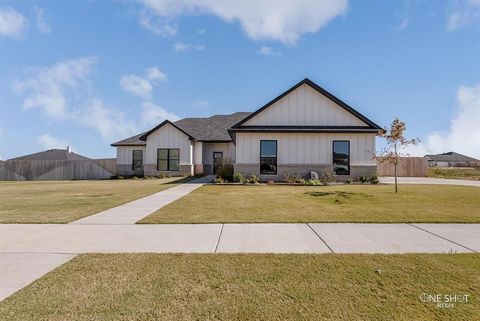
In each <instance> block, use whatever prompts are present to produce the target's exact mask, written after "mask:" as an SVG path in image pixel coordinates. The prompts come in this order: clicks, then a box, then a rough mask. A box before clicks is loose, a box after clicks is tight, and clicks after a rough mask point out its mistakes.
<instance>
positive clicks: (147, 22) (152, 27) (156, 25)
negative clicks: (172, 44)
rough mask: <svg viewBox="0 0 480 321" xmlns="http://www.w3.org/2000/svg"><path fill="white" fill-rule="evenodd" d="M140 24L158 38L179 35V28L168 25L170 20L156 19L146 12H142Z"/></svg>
mask: <svg viewBox="0 0 480 321" xmlns="http://www.w3.org/2000/svg"><path fill="white" fill-rule="evenodd" d="M139 22H140V25H141V26H142V27H144V28H145V29H147V30H149V31H151V32H153V33H154V34H156V35H158V36H163V37H168V36H173V35H175V34H176V33H177V27H176V26H174V25H171V24H170V23H168V19H162V18H159V17H155V16H153V15H151V14H149V13H147V12H146V11H141V12H140V16H139Z"/></svg>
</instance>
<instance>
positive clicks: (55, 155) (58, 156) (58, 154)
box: [9, 149, 90, 160]
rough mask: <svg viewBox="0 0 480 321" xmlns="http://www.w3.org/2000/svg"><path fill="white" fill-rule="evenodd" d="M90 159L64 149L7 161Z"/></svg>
mask: <svg viewBox="0 0 480 321" xmlns="http://www.w3.org/2000/svg"><path fill="white" fill-rule="evenodd" d="M89 159H90V158H88V157H85V156H82V155H79V154H77V153H74V152H68V150H66V149H49V150H46V151H43V152H38V153H33V154H29V155H25V156H20V157H16V158H11V159H9V160H89Z"/></svg>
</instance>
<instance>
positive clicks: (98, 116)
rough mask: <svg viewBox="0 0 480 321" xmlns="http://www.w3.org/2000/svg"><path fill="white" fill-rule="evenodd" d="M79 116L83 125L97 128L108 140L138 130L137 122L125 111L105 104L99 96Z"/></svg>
mask: <svg viewBox="0 0 480 321" xmlns="http://www.w3.org/2000/svg"><path fill="white" fill-rule="evenodd" d="M77 117H78V120H79V121H80V122H81V123H83V125H85V126H86V127H90V128H92V129H94V130H96V131H97V132H98V133H99V134H100V135H101V136H102V138H103V139H104V140H106V141H112V140H116V139H120V138H125V137H128V136H131V135H133V134H134V133H136V132H137V131H138V129H137V127H136V125H135V122H134V121H133V120H131V119H129V118H128V117H127V115H125V113H123V112H121V111H118V110H116V109H113V108H110V107H107V106H105V104H104V103H103V102H102V101H101V100H100V99H97V98H93V99H92V100H91V101H90V103H89V104H88V105H87V106H86V107H85V110H84V112H82V113H81V114H79V115H77Z"/></svg>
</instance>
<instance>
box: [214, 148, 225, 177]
mask: <svg viewBox="0 0 480 321" xmlns="http://www.w3.org/2000/svg"><path fill="white" fill-rule="evenodd" d="M222 159H223V152H213V174H215V175H217V170H218V168H219V166H221V165H222Z"/></svg>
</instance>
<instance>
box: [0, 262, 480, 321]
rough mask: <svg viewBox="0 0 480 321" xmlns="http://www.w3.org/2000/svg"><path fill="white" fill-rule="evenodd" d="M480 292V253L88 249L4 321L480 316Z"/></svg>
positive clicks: (3, 305) (1, 312)
mask: <svg viewBox="0 0 480 321" xmlns="http://www.w3.org/2000/svg"><path fill="white" fill-rule="evenodd" d="M422 293H428V294H441V295H444V294H447V295H448V294H459V295H463V294H468V295H469V301H468V303H463V304H462V303H455V304H454V306H453V307H451V308H437V307H436V304H435V303H423V302H421V301H420V295H421V294H422ZM479 293H480V255H479V254H407V255H405V254H404V255H359V254H357V255H338V254H323V255H307V254H285V255H265V254H263V255H262V254H231V255H229V254H221V255H219V254H85V255H80V256H79V257H77V258H75V259H73V261H71V262H69V263H67V264H65V265H63V266H61V267H59V268H57V269H56V270H54V271H53V272H51V273H49V274H47V275H46V276H45V277H43V278H41V279H39V280H37V281H35V282H34V283H33V284H31V285H29V286H27V287H26V288H24V289H22V290H20V291H19V292H17V293H16V294H14V295H12V296H11V297H9V298H7V299H5V300H4V301H2V302H0V319H1V320H2V321H24V320H29V321H36V320H48V321H60V320H61V321H68V320H75V321H82V320H85V321H87V320H88V321H93V320H102V321H109V320H111V321H113V320H115V321H125V320H129V321H133V320H143V321H149V320H152V321H153V320H185V321H188V320H282V321H289V320H332V321H333V320H335V321H341V320H382V321H383V320H424V321H425V320H457V321H458V320H478V317H479V316H480V301H479V300H480V297H479Z"/></svg>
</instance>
